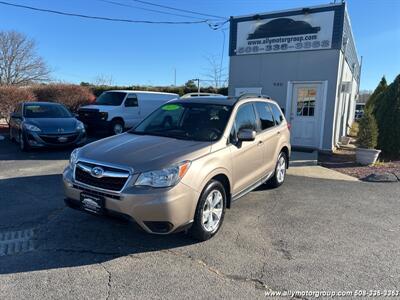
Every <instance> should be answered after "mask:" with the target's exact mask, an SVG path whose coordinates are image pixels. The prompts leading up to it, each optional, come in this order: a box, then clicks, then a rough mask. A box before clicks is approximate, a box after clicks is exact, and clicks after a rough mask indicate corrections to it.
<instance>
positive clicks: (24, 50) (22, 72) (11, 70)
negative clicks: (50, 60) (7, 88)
mask: <svg viewBox="0 0 400 300" xmlns="http://www.w3.org/2000/svg"><path fill="white" fill-rule="evenodd" d="M35 48H36V45H35V42H34V41H33V40H30V39H28V37H26V36H25V35H24V34H22V33H19V32H16V31H0V85H27V84H32V83H36V82H43V81H48V80H49V75H50V70H49V68H48V67H47V65H46V63H45V62H44V60H43V58H41V57H40V56H39V55H38V54H37V53H36V49H35Z"/></svg>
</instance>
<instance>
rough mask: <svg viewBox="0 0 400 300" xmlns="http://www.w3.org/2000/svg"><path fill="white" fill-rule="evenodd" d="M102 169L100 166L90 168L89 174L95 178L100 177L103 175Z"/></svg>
mask: <svg viewBox="0 0 400 300" xmlns="http://www.w3.org/2000/svg"><path fill="white" fill-rule="evenodd" d="M103 174H104V170H103V169H102V168H100V167H93V168H92V170H91V171H90V175H92V176H93V177H96V178H101V177H103Z"/></svg>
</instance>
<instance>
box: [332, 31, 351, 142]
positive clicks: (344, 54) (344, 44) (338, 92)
mask: <svg viewBox="0 0 400 300" xmlns="http://www.w3.org/2000/svg"><path fill="white" fill-rule="evenodd" d="M347 42H348V38H347V37H345V36H344V37H343V51H342V52H343V58H342V62H341V71H340V80H339V85H338V89H337V94H336V108H337V110H336V114H337V116H336V124H334V128H335V131H334V135H333V138H334V143H335V147H337V141H336V136H337V134H338V129H337V122H338V120H339V117H340V119H341V116H340V115H339V110H340V109H341V105H340V104H341V103H340V99H341V96H342V92H341V90H342V82H343V73H344V63H345V61H346V48H347ZM339 53H340V52H339ZM339 131H340V128H339Z"/></svg>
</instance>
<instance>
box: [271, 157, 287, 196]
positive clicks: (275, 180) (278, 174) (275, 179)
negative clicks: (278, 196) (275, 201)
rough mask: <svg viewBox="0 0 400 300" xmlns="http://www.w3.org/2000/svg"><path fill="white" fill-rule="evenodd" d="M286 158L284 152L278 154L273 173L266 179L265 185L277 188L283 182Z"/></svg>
mask: <svg viewBox="0 0 400 300" xmlns="http://www.w3.org/2000/svg"><path fill="white" fill-rule="evenodd" d="M287 166H288V159H287V155H286V153H285V152H281V153H279V155H278V160H277V162H276V165H275V171H274V175H273V176H272V177H271V178H270V179H269V180H268V181H267V185H268V186H269V187H271V188H277V187H279V186H281V185H282V184H283V183H284V182H285V178H286V170H287Z"/></svg>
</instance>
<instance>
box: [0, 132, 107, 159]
mask: <svg viewBox="0 0 400 300" xmlns="http://www.w3.org/2000/svg"><path fill="white" fill-rule="evenodd" d="M103 137H104V136H102V135H96V136H90V137H88V139H87V142H86V143H91V142H94V141H96V140H98V139H101V138H103ZM76 147H77V146H67V147H56V148H39V149H31V150H29V151H27V152H23V151H21V150H20V149H19V145H18V144H17V143H16V142H12V141H11V140H10V139H9V138H8V135H5V139H4V140H1V141H0V160H3V161H8V160H60V159H69V155H70V154H71V152H72V150H73V149H74V148H76Z"/></svg>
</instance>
